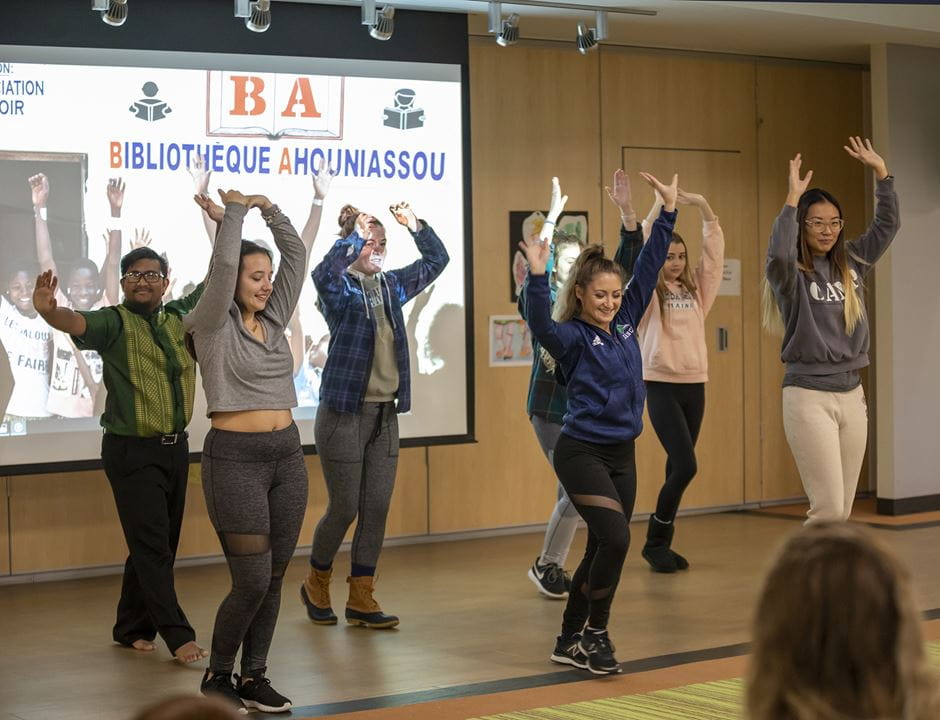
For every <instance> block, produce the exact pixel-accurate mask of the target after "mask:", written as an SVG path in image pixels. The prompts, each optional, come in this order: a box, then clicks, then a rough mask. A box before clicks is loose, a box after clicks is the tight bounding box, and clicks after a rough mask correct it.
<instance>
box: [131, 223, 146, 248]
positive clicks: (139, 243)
mask: <svg viewBox="0 0 940 720" xmlns="http://www.w3.org/2000/svg"><path fill="white" fill-rule="evenodd" d="M149 246H150V231H149V230H147V228H140V229H137V228H134V239H133V240H131V250H136V249H137V248H142V247H149Z"/></svg>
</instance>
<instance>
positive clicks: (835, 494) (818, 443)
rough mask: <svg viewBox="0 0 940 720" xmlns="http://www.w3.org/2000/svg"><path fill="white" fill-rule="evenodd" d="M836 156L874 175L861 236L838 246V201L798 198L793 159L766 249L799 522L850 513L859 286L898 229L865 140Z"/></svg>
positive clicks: (771, 323)
mask: <svg viewBox="0 0 940 720" xmlns="http://www.w3.org/2000/svg"><path fill="white" fill-rule="evenodd" d="M845 151H846V152H847V153H848V154H849V155H850V156H851V157H853V158H855V159H856V160H858V161H859V162H861V163H862V164H863V165H865V166H866V167H869V168H871V169H872V170H873V171H874V173H875V177H876V180H877V182H876V186H875V195H876V197H877V200H878V204H877V206H876V208H875V217H874V219H873V220H872V222H871V224H870V225H869V226H868V229H867V230H866V231H865V232H864V233H863V234H862V235H861V236H860V237H858V238H856V239H855V240H851V241H850V240H847V239H846V237H845V230H844V226H845V223H844V220H843V217H842V209H841V208H840V206H839V202H838V200H836V198H835V197H833V196H832V195H831V194H829V193H828V192H826V191H825V190H821V189H819V188H810V189H807V188H808V186H809V183H810V180H811V179H812V177H813V172H812V170H810V171H809V172H807V173H806V175H805V177H803V178H800V168H801V165H802V158H801V157H800V155H799V154H797V156H796V157H795V158H793V159H792V160H791V161H790V177H789V191H788V193H787V200H786V204H785V205H784V206H783V209H782V210H781V211H780V214H779V215H778V216H777V219H776V221H775V222H774V227H773V232H772V234H771V237H770V245H769V246H768V248H767V270H766V271H767V276H766V284H765V288H764V289H765V294H764V326H765V327H768V328H770V329H774V328H776V329H778V330H782V333H783V346H782V348H781V351H780V357H781V359H782V360H783V362H784V363H785V364H786V374H785V375H784V378H783V427H784V431H785V432H786V435H787V442H788V443H789V444H790V450H791V451H792V452H793V458H794V460H795V461H796V465H797V468H798V469H799V472H800V478H801V479H802V481H803V488H804V489H805V490H806V494H807V496H808V497H809V503H810V507H809V512H808V513H807V515H808V520H807V522H815V521H823V520H845V519H847V518H848V517H849V515H850V514H851V512H852V502H853V501H854V499H855V490H856V487H857V486H858V476H859V472H860V471H861V468H862V461H863V460H864V457H865V444H866V441H867V437H868V411H867V409H866V406H865V395H864V393H863V391H862V386H861V378H860V377H859V371H860V370H861V369H862V368H863V367H866V366H867V365H868V345H869V331H868V319H867V318H866V313H865V286H864V279H865V276H866V275H867V274H868V272H869V271H870V270H871V268H872V266H873V265H874V264H875V262H876V261H877V260H878V258H880V257H881V255H882V254H883V253H884V252H885V250H887V249H888V246H889V245H890V244H891V241H892V240H893V239H894V236H895V235H896V234H897V232H898V227H899V226H900V216H899V213H898V197H897V195H896V194H895V192H894V178H893V177H892V176H891V175H889V174H888V169H887V166H886V165H885V161H884V160H883V159H882V157H881V156H880V155H878V153H876V152H875V150H874V149H873V148H872V145H871V141H870V140H864V141H862V139H861V138H859V137H850V138H849V144H848V145H846V146H845ZM771 292H772V296H771V295H770V293H771ZM781 325H782V327H781Z"/></svg>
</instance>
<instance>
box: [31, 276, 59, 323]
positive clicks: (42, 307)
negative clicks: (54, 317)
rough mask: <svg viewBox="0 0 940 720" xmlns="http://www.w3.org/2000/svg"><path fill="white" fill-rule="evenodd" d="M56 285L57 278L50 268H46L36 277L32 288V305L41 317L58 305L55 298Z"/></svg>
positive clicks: (57, 282)
mask: <svg viewBox="0 0 940 720" xmlns="http://www.w3.org/2000/svg"><path fill="white" fill-rule="evenodd" d="M58 286H59V279H58V278H57V277H56V276H55V275H54V274H53V273H52V270H46V271H45V272H44V273H40V274H39V276H38V277H37V278H36V286H35V287H34V288H33V307H34V308H36V312H38V313H39V314H40V315H42V316H43V317H45V316H46V315H47V314H48V313H51V312H53V311H54V310H55V309H56V308H57V307H58V303H57V302H56V299H55V291H56V288H57V287H58Z"/></svg>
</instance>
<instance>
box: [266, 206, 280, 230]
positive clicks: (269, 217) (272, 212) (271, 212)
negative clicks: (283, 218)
mask: <svg viewBox="0 0 940 720" xmlns="http://www.w3.org/2000/svg"><path fill="white" fill-rule="evenodd" d="M279 212H281V208H279V207H278V206H277V205H274V204H273V203H272V205H271V207H269V208H267V209H266V210H262V211H261V219H262V220H264V222H265V224H266V225H270V224H271V223H273V222H274V217H275V216H276V215H277V214H278V213H279Z"/></svg>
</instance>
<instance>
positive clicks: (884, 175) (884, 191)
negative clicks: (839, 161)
mask: <svg viewBox="0 0 940 720" xmlns="http://www.w3.org/2000/svg"><path fill="white" fill-rule="evenodd" d="M843 147H844V148H845V151H846V152H847V153H848V154H849V155H851V156H852V157H853V158H855V159H856V160H858V161H859V162H860V163H862V164H863V165H864V166H865V167H868V168H871V170H872V171H873V172H874V173H875V180H876V183H875V197H876V199H877V204H876V205H875V217H874V218H873V219H872V221H871V224H870V225H869V226H868V229H867V230H865V232H864V233H862V235H861V236H860V237H859V238H858V239H857V240H854V241H853V242H852V243H851V250H852V252H854V253H855V254H856V255H858V256H859V257H860V258H861V259H862V260H863V261H864V262H865V263H867V264H868V265H869V266H870V265H873V264H874V263H875V262H876V261H877V260H878V258H880V257H881V256H882V254H883V253H884V251H885V250H887V249H888V246H890V245H891V242H892V241H893V240H894V238H895V236H896V235H897V234H898V230H899V229H900V227H901V213H900V210H899V208H898V195H897V193H896V192H895V191H894V178H893V177H891V175H890V174H889V173H888V166H887V165H886V164H885V161H884V160H883V159H882V157H881V156H880V155H879V154H878V153H876V152H875V150H874V148H872V146H871V140H868V139H867V138H866V139H865V141H864V142H863V141H862V139H861V138H860V137H850V138H849V144H848V145H844V146H843Z"/></svg>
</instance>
